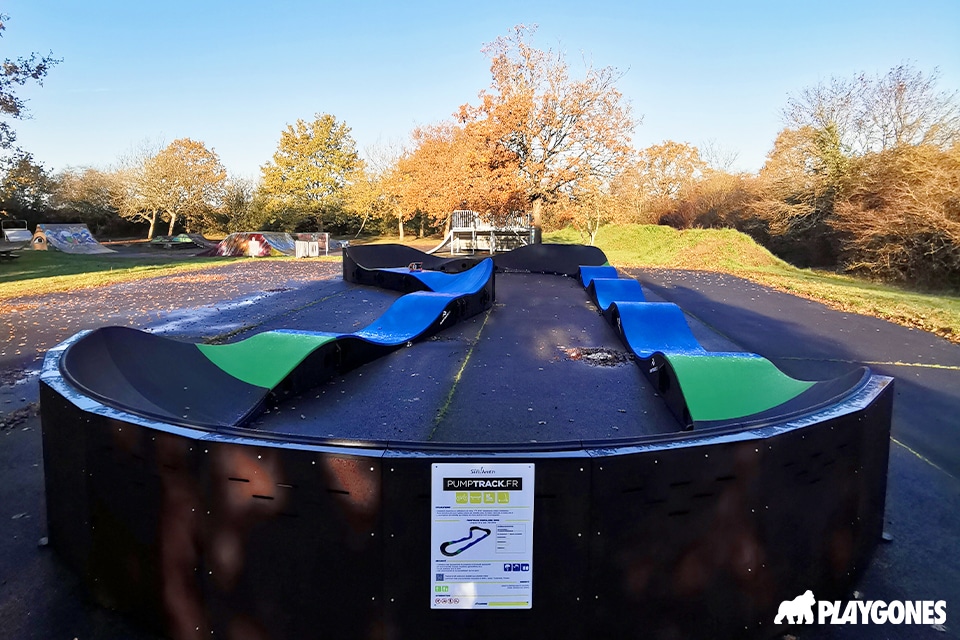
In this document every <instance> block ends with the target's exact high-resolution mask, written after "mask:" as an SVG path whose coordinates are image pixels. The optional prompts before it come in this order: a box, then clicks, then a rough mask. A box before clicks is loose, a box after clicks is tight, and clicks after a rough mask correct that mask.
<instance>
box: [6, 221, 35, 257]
mask: <svg viewBox="0 0 960 640" xmlns="http://www.w3.org/2000/svg"><path fill="white" fill-rule="evenodd" d="M0 229H2V231H3V233H2V236H3V237H2V238H0V260H13V259H14V258H16V257H17V255H16V254H15V252H17V251H20V250H21V249H23V248H25V247H28V246H30V239H31V238H32V237H33V234H32V233H30V230H29V229H27V222H26V220H3V221H0Z"/></svg>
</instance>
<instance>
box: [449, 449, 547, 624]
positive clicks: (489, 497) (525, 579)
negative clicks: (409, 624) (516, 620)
mask: <svg viewBox="0 0 960 640" xmlns="http://www.w3.org/2000/svg"><path fill="white" fill-rule="evenodd" d="M533 495H534V465H533V464H513V463H510V464H506V463H504V464H501V463H497V464H480V463H450V464H439V463H438V464H434V465H433V478H432V494H431V517H432V524H431V536H430V544H431V553H430V558H431V567H430V570H431V574H432V576H431V578H432V579H431V593H430V607H431V608H432V609H485V608H490V609H530V608H532V606H533Z"/></svg>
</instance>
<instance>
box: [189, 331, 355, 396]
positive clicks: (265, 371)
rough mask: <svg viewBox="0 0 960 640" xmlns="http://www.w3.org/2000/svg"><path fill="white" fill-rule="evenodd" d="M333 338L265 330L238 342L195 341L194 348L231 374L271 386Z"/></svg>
mask: <svg viewBox="0 0 960 640" xmlns="http://www.w3.org/2000/svg"><path fill="white" fill-rule="evenodd" d="M335 339H336V338H334V337H332V336H322V335H309V334H302V333H283V332H278V331H266V332H264V333H258V334H257V335H255V336H251V337H249V338H247V339H246V340H242V341H240V342H234V343H231V344H218V345H215V344H198V345H197V348H198V349H199V350H200V352H201V353H203V355H205V356H206V357H207V358H208V359H209V360H210V361H211V362H212V363H213V364H215V365H217V366H218V367H220V368H221V369H222V370H223V371H225V372H226V373H228V374H230V375H231V376H233V377H234V378H237V379H239V380H242V381H243V382H246V383H247V384H252V385H255V386H258V387H264V388H266V389H273V388H274V387H275V386H277V385H278V384H280V381H281V380H283V379H284V378H286V377H287V375H289V374H290V372H291V371H293V370H294V369H295V368H296V367H297V365H299V364H300V363H301V362H303V359H304V358H306V357H307V356H308V355H310V354H311V353H312V352H313V351H314V350H315V349H317V348H318V347H320V346H322V345H324V344H326V343H328V342H331V341H332V340H335Z"/></svg>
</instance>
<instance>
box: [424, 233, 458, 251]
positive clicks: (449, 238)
mask: <svg viewBox="0 0 960 640" xmlns="http://www.w3.org/2000/svg"><path fill="white" fill-rule="evenodd" d="M451 241H453V231H448V232H447V235H446V237H445V238H444V239H443V241H442V242H441V243H440V244H438V245H437V246H435V247H434V248H433V249H430V250H429V251H427V253H428V254H429V255H433V254H435V253H436V252H437V251H440V249H443V248H444V247H445V246H447V245H448V244H450V242H451Z"/></svg>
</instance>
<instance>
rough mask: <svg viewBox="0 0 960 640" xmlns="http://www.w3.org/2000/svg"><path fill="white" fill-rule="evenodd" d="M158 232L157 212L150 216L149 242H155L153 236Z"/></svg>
mask: <svg viewBox="0 0 960 640" xmlns="http://www.w3.org/2000/svg"><path fill="white" fill-rule="evenodd" d="M156 230H157V212H156V211H154V212H153V213H151V214H150V231H148V232H147V240H153V234H154V232H155V231H156Z"/></svg>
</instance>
